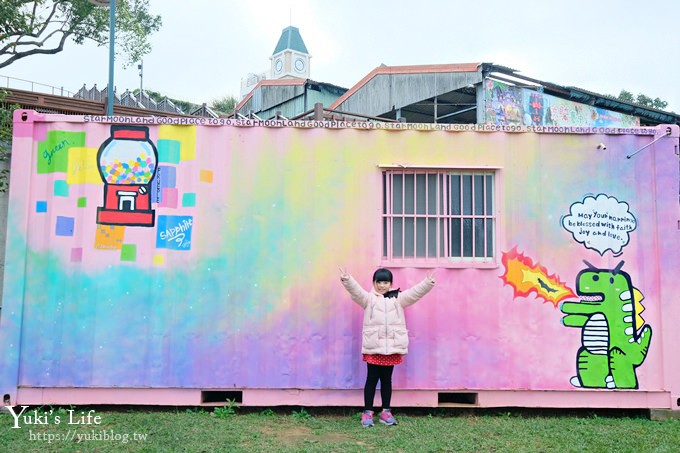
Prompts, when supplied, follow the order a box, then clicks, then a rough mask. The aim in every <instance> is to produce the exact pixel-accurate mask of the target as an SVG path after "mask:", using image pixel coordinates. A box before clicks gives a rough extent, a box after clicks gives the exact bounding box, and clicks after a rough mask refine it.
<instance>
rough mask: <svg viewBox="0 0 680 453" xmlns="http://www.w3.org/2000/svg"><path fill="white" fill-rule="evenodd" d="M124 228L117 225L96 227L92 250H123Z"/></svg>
mask: <svg viewBox="0 0 680 453" xmlns="http://www.w3.org/2000/svg"><path fill="white" fill-rule="evenodd" d="M124 237H125V227H124V226H119V225H97V231H96V233H95V236H94V248H95V249H98V250H120V249H122V248H123V238H124Z"/></svg>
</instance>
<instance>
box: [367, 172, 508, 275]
mask: <svg viewBox="0 0 680 453" xmlns="http://www.w3.org/2000/svg"><path fill="white" fill-rule="evenodd" d="M378 167H379V168H380V170H381V181H380V184H381V191H380V193H381V196H382V198H381V200H380V232H381V234H380V237H381V241H380V256H381V263H382V264H383V265H385V266H390V267H451V268H497V267H498V265H499V253H498V243H499V231H500V228H499V219H500V213H499V210H498V206H499V204H498V197H499V187H500V170H501V169H500V168H499V167H426V166H417V167H416V166H408V167H407V166H395V165H379V166H378ZM407 175H413V176H412V178H413V179H412V181H411V184H410V185H409V184H407V183H405V181H406V178H407ZM395 176H397V177H399V176H401V184H395V183H394V182H395V178H394V177H395ZM451 176H459V177H460V178H458V179H459V181H458V183H459V184H460V186H459V189H460V190H458V196H459V197H460V198H459V206H460V210H459V212H457V213H453V212H452V209H451V202H450V201H449V199H448V198H447V197H450V196H451V194H452V192H451V186H450V184H452V179H451ZM464 176H465V177H471V178H470V180H469V182H470V186H469V187H470V191H471V192H470V197H471V198H470V199H469V200H468V199H467V198H466V199H465V200H464V195H463V193H464V190H463V187H462V186H463V179H464V178H463V177H464ZM475 176H477V177H479V176H481V180H482V186H483V187H482V188H481V190H482V192H481V197H482V199H481V203H482V212H481V213H479V211H478V210H477V211H476V208H478V205H477V206H476V205H475V190H479V188H478V187H476V185H475V184H476V182H475V181H477V182H479V178H475ZM419 177H420V178H421V179H420V183H423V184H420V183H419V182H417V178H419ZM488 177H490V181H491V186H492V187H491V188H490V190H491V191H492V193H491V194H490V195H487V192H486V191H488V190H489V187H488V183H489V179H488ZM422 178H424V180H423V179H422ZM397 179H398V178H397ZM433 179H434V192H435V193H434V195H435V197H436V198H435V200H431V196H432V194H431V193H430V192H431V189H432V182H433ZM454 179H455V178H454ZM447 181H448V182H447ZM447 184H449V185H448V186H447ZM407 185H409V189H410V186H412V189H413V194H408V196H409V197H410V198H409V201H408V205H409V206H407V194H406V190H407ZM419 185H420V186H422V187H424V189H425V190H424V192H425V194H424V195H423V194H422V193H419V191H418V187H419ZM399 188H401V190H402V194H401V195H400V196H396V198H397V199H396V200H395V192H394V191H395V190H398V189H399ZM420 192H422V190H421V191H420ZM423 201H424V206H423V205H422V204H423ZM464 201H465V202H468V203H469V206H468V207H469V208H470V210H469V211H464V207H463V203H464ZM411 202H412V206H410V205H411ZM478 202H479V201H478ZM394 203H401V208H397V209H394V207H395V206H394ZM433 206H434V211H435V212H434V213H433V212H432V211H433ZM409 208H410V209H409ZM411 211H412V212H411ZM399 219H401V220H400V222H401V223H400V225H401V238H402V242H401V247H395V242H394V240H393V236H392V235H393V233H394V231H395V222H397V220H399ZM408 220H411V221H410V222H408V225H410V227H409V226H408V225H407V221H408ZM466 221H467V222H469V224H471V226H469V227H468V228H467V229H466V228H465V227H464V225H465V223H466ZM456 222H457V223H458V227H457V228H458V230H459V236H460V241H461V242H460V246H459V247H458V249H456V251H455V252H456V253H459V256H451V255H452V254H453V252H454V250H453V249H452V248H451V244H450V243H449V238H450V237H451V235H452V229H453V228H454V223H456ZM489 222H490V224H489ZM479 225H481V226H482V232H483V235H484V239H483V246H482V247H481V248H483V250H482V251H481V252H480V251H479V250H475V244H476V242H475V240H476V234H477V231H478V230H477V228H476V226H479ZM433 226H434V227H433ZM397 228H398V227H397ZM409 229H410V231H407V230H409ZM419 231H420V232H421V233H422V234H419ZM423 234H424V236H425V237H424V238H423V237H422V235H423ZM431 234H436V236H437V238H436V239H434V240H432V239H430V236H431ZM468 234H471V236H470V241H469V242H470V243H469V244H468V243H467V242H464V237H466V236H467V235H468ZM407 236H412V240H411V239H407ZM489 240H490V241H491V244H489V243H488V241H489ZM407 242H412V243H410V244H407ZM416 255H418V256H416ZM480 255H481V256H480Z"/></svg>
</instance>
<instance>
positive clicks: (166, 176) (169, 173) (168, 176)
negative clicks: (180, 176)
mask: <svg viewBox="0 0 680 453" xmlns="http://www.w3.org/2000/svg"><path fill="white" fill-rule="evenodd" d="M176 182H177V169H176V168H175V167H170V166H168V165H160V166H159V167H158V168H157V169H156V175H155V176H154V177H153V180H152V181H151V202H152V203H160V202H161V201H162V200H163V197H162V193H163V189H174V188H175V184H176Z"/></svg>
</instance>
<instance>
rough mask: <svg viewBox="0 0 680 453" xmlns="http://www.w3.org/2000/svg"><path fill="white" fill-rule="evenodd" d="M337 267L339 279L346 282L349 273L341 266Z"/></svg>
mask: <svg viewBox="0 0 680 453" xmlns="http://www.w3.org/2000/svg"><path fill="white" fill-rule="evenodd" d="M338 269H340V281H341V282H346V281H347V280H349V273H348V272H347V271H346V270H345V269H344V268H342V267H340V268H338Z"/></svg>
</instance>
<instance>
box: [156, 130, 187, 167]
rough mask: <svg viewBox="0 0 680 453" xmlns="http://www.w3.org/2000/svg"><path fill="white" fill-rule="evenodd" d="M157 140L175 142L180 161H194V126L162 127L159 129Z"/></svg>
mask: <svg viewBox="0 0 680 453" xmlns="http://www.w3.org/2000/svg"><path fill="white" fill-rule="evenodd" d="M158 139H159V140H161V139H164V140H177V141H178V142H179V159H180V160H194V159H196V126H171V125H163V126H161V127H160V128H159V131H158Z"/></svg>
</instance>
